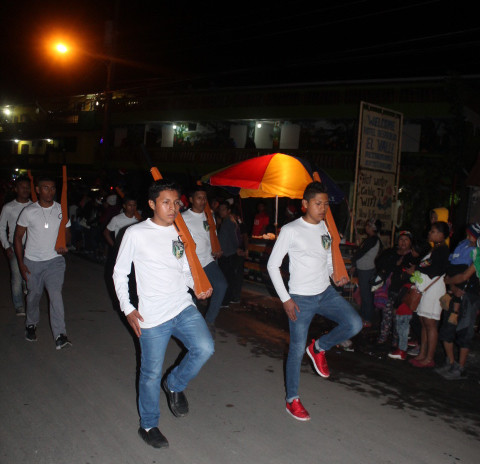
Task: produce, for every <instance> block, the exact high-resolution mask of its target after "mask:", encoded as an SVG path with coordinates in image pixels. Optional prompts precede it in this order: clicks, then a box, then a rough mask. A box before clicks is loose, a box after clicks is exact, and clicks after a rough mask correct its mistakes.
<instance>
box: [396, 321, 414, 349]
mask: <svg viewBox="0 0 480 464" xmlns="http://www.w3.org/2000/svg"><path fill="white" fill-rule="evenodd" d="M411 319H412V315H411V314H403V315H401V314H398V315H396V316H395V322H396V326H395V328H396V329H397V335H398V349H399V350H402V351H407V348H408V334H409V333H410V320H411Z"/></svg>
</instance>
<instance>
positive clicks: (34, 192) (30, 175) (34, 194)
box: [27, 169, 37, 202]
mask: <svg viewBox="0 0 480 464" xmlns="http://www.w3.org/2000/svg"><path fill="white" fill-rule="evenodd" d="M27 174H28V178H29V179H30V191H31V193H30V195H31V196H32V201H33V202H36V201H37V192H36V191H35V183H34V182H33V176H32V171H30V169H29V170H28V171H27Z"/></svg>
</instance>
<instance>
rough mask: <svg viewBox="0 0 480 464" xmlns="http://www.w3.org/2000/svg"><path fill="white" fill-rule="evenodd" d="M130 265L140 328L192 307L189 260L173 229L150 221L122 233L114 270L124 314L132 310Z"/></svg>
mask: <svg viewBox="0 0 480 464" xmlns="http://www.w3.org/2000/svg"><path fill="white" fill-rule="evenodd" d="M132 262H133V263H134V265H135V278H136V281H137V293H138V311H139V312H140V314H141V316H142V317H143V319H144V320H143V322H141V321H140V327H143V328H151V327H155V326H157V325H160V324H163V323H164V322H166V321H169V320H170V319H172V318H174V317H175V316H177V315H178V314H180V313H181V312H182V311H183V310H184V309H185V308H186V307H188V306H190V305H193V301H192V297H191V295H190V293H188V288H187V287H190V288H193V279H192V275H191V273H190V267H189V265H188V260H187V258H186V256H185V252H184V248H183V243H182V242H181V240H180V238H179V237H178V233H177V230H176V229H175V226H173V225H171V226H168V227H164V226H159V225H157V224H155V223H154V222H153V221H152V220H151V219H147V220H146V221H143V222H140V223H138V224H134V225H133V226H131V227H129V228H128V229H127V230H126V231H125V235H124V236H123V239H122V243H121V245H120V249H119V251H118V255H117V262H116V264H115V268H114V271H113V281H114V283H115V290H116V292H117V296H118V300H119V302H120V308H121V309H122V311H123V312H124V313H125V315H128V314H130V313H131V312H132V311H133V310H134V309H135V307H134V306H132V304H131V303H130V300H129V293H128V275H129V274H130V271H131V265H132Z"/></svg>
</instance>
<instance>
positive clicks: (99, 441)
mask: <svg viewBox="0 0 480 464" xmlns="http://www.w3.org/2000/svg"><path fill="white" fill-rule="evenodd" d="M0 261H1V263H0V276H1V279H0V289H1V291H2V295H3V298H2V300H1V301H0V350H1V351H0V352H1V358H0V369H1V373H2V379H1V382H0V398H1V400H0V414H1V418H2V424H1V428H0V463H1V464H16V463H21V462H22V463H23V462H29V463H48V464H77V463H78V464H107V463H116V464H119V463H128V464H133V463H159V462H170V463H178V464H181V463H188V464H192V463H241V464H246V463H259V464H260V463H279V464H280V463H292V462H305V463H307V462H328V463H395V464H401V463H409V464H410V463H435V464H452V463H476V462H478V460H479V455H480V414H479V409H478V408H479V407H478V396H477V397H476V398H475V393H477V392H478V391H479V388H478V387H479V385H478V381H477V380H476V379H474V380H473V381H464V382H463V383H456V386H454V387H451V386H450V387H448V388H451V389H452V390H451V391H452V392H453V395H455V392H457V395H458V400H459V402H460V403H461V404H460V405H459V406H458V407H457V401H456V399H455V397H453V398H452V401H451V402H450V403H448V402H447V403H445V402H444V396H441V395H439V396H438V398H437V395H438V392H439V391H440V387H438V388H436V389H435V388H431V389H430V390H429V391H424V390H423V389H421V388H418V387H417V381H416V379H418V385H423V384H422V379H421V377H422V376H426V375H428V374H426V373H425V372H424V371H423V370H422V372H415V374H414V375H411V376H410V378H409V385H408V386H409V388H401V386H400V384H401V382H402V380H401V378H402V377H401V376H400V375H399V376H397V377H395V376H394V375H393V374H392V370H388V369H387V368H385V366H384V363H383V361H381V360H380V361H378V362H377V360H376V358H372V357H370V358H368V359H367V361H366V360H365V359H366V358H365V356H366V355H365V354H363V353H359V352H353V353H347V352H342V353H338V352H332V353H331V354H329V355H328V356H329V360H331V367H332V370H333V375H332V377H331V378H330V379H328V380H325V379H322V378H320V377H319V376H318V375H316V374H314V372H313V370H312V369H311V367H310V366H309V364H308V363H305V365H304V366H303V367H302V375H301V386H300V388H301V397H302V401H303V403H304V405H305V406H306V407H307V409H308V410H309V412H310V414H311V416H312V420H311V421H310V422H305V423H302V422H298V421H296V420H294V419H293V418H291V417H290V416H289V415H288V414H286V412H285V406H284V388H283V375H284V373H283V372H284V370H283V363H284V353H285V351H286V347H287V343H288V334H287V332H286V331H285V330H283V329H282V328H278V327H273V326H272V325H271V324H268V323H266V322H268V321H261V320H258V319H255V318H251V317H248V314H247V313H248V311H247V310H246V309H245V307H247V306H248V307H249V308H251V307H252V305H253V306H254V305H255V302H254V301H253V300H255V294H254V292H251V293H249V292H250V291H251V288H249V287H248V286H246V290H245V293H244V299H245V302H246V303H245V305H244V306H243V308H244V310H241V308H240V309H239V310H238V311H236V310H235V309H232V310H231V311H224V312H223V313H222V314H221V316H220V317H219V320H218V325H219V329H218V330H217V337H216V352H215V354H214V356H213V357H212V359H211V360H210V361H209V362H208V363H207V364H206V366H205V367H204V369H203V370H202V371H201V372H200V374H199V376H198V377H197V378H196V379H195V380H194V381H193V382H192V383H191V385H190V386H189V388H188V389H187V391H186V393H187V396H188V399H189V403H190V414H189V415H188V416H187V417H184V418H180V419H178V418H175V417H174V416H172V414H171V413H170V412H169V410H168V407H167V404H166V399H165V396H164V395H163V394H162V397H161V409H162V417H161V419H160V429H161V431H162V432H163V433H164V434H165V435H166V437H167V438H168V440H169V442H170V447H169V448H168V449H161V450H155V449H153V448H150V447H148V446H147V445H146V444H145V443H144V442H143V441H142V440H141V439H140V438H139V437H138V435H137V428H138V413H137V407H136V372H137V368H138V365H137V351H136V343H135V342H134V339H133V338H132V336H131V335H130V333H129V331H128V330H127V328H126V327H125V325H124V323H123V320H122V318H121V317H119V315H118V314H117V313H116V312H115V311H113V310H112V309H111V308H112V307H111V303H110V301H109V298H108V295H107V291H106V289H105V286H104V282H103V269H102V267H101V266H99V265H98V264H95V263H92V262H89V261H86V260H83V259H81V258H79V257H77V256H68V258H67V273H66V279H65V286H64V300H65V306H66V321H67V330H68V335H69V337H70V338H71V340H72V342H73V346H72V347H71V348H69V349H67V350H62V351H56V350H55V346H54V342H53V340H52V336H51V332H50V329H49V325H48V318H47V300H46V298H44V299H43V300H42V309H41V324H40V326H39V327H38V336H39V340H38V342H36V343H29V342H27V341H26V340H25V338H24V329H23V324H24V321H23V318H19V317H16V316H15V315H14V313H13V310H12V308H11V302H10V297H9V285H8V269H7V265H6V260H4V259H2V260H0ZM263 297H265V298H268V297H266V296H265V295H263ZM251 300H252V301H253V302H252V301H251ZM271 301H272V304H273V303H275V301H274V299H271ZM249 305H250V306H249ZM267 306H268V305H267ZM274 310H275V309H274V308H273V307H272V309H271V311H272V312H273V311H274ZM267 311H268V307H267ZM334 351H335V350H334ZM180 353H181V348H180V347H179V346H178V345H177V344H176V343H175V342H174V341H173V340H172V342H171V343H170V345H169V348H168V351H167V356H166V360H165V368H166V367H168V366H170V365H171V364H172V363H173V362H174V361H175V359H176V358H177V357H178V355H179V354H180ZM397 365H398V364H397ZM397 365H396V366H397ZM365 366H368V370H367V371H366V370H365ZM402 369H405V372H407V371H406V369H407V368H406V367H404V366H401V367H399V368H398V369H397V370H396V371H395V372H400V373H401V372H402ZM371 373H372V375H370V374H371ZM430 375H431V374H430ZM465 382H469V383H467V384H466V383H465ZM449 385H451V384H449ZM467 392H468V395H467ZM472 392H473V393H472ZM471 397H472V398H475V399H477V401H476V402H475V401H474V400H470V398H471ZM439 398H440V399H439ZM466 399H467V400H468V401H471V404H469V403H467V404H465V401H466ZM462 401H463V402H462Z"/></svg>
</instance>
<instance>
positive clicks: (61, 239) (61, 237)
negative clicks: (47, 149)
mask: <svg viewBox="0 0 480 464" xmlns="http://www.w3.org/2000/svg"><path fill="white" fill-rule="evenodd" d="M67 180H68V179H67V166H63V167H62V181H63V183H62V197H61V200H60V206H61V208H62V220H61V222H60V228H59V229H58V236H57V243H55V250H58V249H59V248H67V238H66V235H65V234H66V227H65V226H66V225H67V222H68V206H67Z"/></svg>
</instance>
